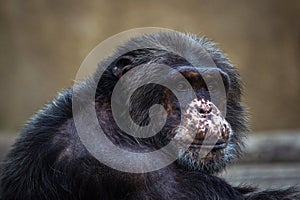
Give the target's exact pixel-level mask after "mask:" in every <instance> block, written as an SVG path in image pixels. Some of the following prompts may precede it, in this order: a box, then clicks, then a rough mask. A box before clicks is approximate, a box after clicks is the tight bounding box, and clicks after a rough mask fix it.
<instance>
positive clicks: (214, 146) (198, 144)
mask: <svg viewBox="0 0 300 200" xmlns="http://www.w3.org/2000/svg"><path fill="white" fill-rule="evenodd" d="M202 142H203V141H197V142H192V143H191V144H190V147H191V148H204V149H211V150H217V149H224V148H225V147H226V146H227V142H226V141H225V140H223V139H219V140H217V142H216V143H215V144H202Z"/></svg>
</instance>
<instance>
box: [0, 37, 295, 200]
mask: <svg viewBox="0 0 300 200" xmlns="http://www.w3.org/2000/svg"><path fill="white" fill-rule="evenodd" d="M140 43H144V44H145V45H148V46H151V47H152V48H146V49H137V50H135V51H130V52H129V53H126V54H124V53H122V52H127V49H128V48H130V47H135V46H138V45H137V44H140ZM174 45H175V46H176V47H178V46H179V47H180V48H181V49H182V52H183V55H185V56H188V54H189V53H190V51H193V45H196V46H197V45H198V46H201V47H202V48H204V49H205V50H206V51H207V52H208V53H209V55H210V56H211V58H212V59H213V60H214V62H215V64H216V66H217V67H218V68H219V69H220V70H222V71H223V72H224V73H226V74H227V75H228V77H229V78H230V88H229V90H228V93H227V97H228V100H227V110H228V112H227V115H226V120H227V121H228V122H229V123H230V125H231V127H232V129H233V132H234V135H233V136H232V137H231V138H230V141H229V142H230V143H231V144H232V145H233V147H234V148H233V149H231V150H230V151H229V152H228V153H229V158H228V159H227V160H221V161H220V164H218V165H216V166H207V168H206V169H204V168H203V170H200V171H196V170H192V169H191V168H189V167H187V166H184V165H182V163H179V162H174V163H173V164H171V165H169V166H168V167H165V168H163V169H160V170H157V171H154V172H149V173H142V174H136V173H135V174H132V173H125V172H120V171H117V170H114V169H111V168H109V167H107V166H106V165H104V164H102V163H100V162H99V161H98V160H96V159H95V158H94V157H93V156H92V155H91V154H90V153H89V152H88V151H87V150H86V148H85V147H84V146H83V144H82V143H81V141H80V139H79V136H78V134H77V132H76V128H75V125H74V121H73V114H72V94H73V92H72V90H71V89H67V90H65V91H63V92H62V93H61V94H59V95H58V97H57V98H55V99H54V101H53V102H52V103H49V104H47V105H45V107H44V108H43V109H42V110H40V111H39V112H38V113H37V114H36V115H34V116H33V118H32V119H30V120H29V121H28V123H27V124H26V125H25V126H24V128H23V130H22V131H21V134H20V136H19V137H18V139H17V140H16V142H15V144H14V145H13V146H12V147H11V149H10V152H9V153H8V155H7V157H6V159H5V160H4V161H3V163H2V165H1V176H0V181H1V182H0V197H1V199H2V200H53V199H64V200H68V199H69V200H71V199H72V200H79V199H82V200H85V199H90V200H93V199H94V200H98V199H151V200H155V199H251V200H262V199H264V200H268V199H269V200H273V199H274V200H276V199H278V200H279V199H300V195H299V192H298V190H296V189H295V188H290V189H286V190H269V191H259V190H256V189H255V188H250V187H249V188H248V187H232V186H230V185H229V184H228V183H226V182H225V181H224V180H222V179H220V178H218V177H216V176H213V175H212V174H214V173H216V172H218V171H220V170H222V169H223V168H224V167H225V166H226V165H227V164H228V163H230V162H231V161H232V160H233V159H234V158H236V157H239V156H240V154H241V148H242V146H243V144H242V139H243V137H244V136H245V133H246V132H247V130H248V129H247V124H246V116H245V112H244V108H243V106H242V105H241V103H240V101H241V90H242V89H241V88H242V87H241V83H240V80H239V75H238V72H237V70H236V69H235V68H234V67H233V66H232V64H231V63H230V62H229V60H228V59H227V57H226V56H224V54H223V53H222V52H221V51H220V50H219V49H218V48H217V47H216V46H215V45H214V43H213V42H211V41H209V40H207V39H206V38H198V37H196V36H194V35H187V34H181V33H158V34H153V35H145V36H141V37H138V38H134V39H132V40H131V41H129V42H128V43H127V44H126V45H124V46H122V47H120V48H119V49H118V51H117V53H116V55H118V57H119V58H120V59H117V60H115V59H114V58H115V56H112V57H111V58H108V59H107V60H105V61H103V62H102V63H101V64H100V65H102V66H105V67H107V66H108V67H107V70H106V71H105V73H104V74H103V76H102V78H101V79H100V82H99V84H98V88H97V93H96V107H95V108H96V110H97V114H98V118H99V122H100V124H101V125H102V126H103V129H104V131H105V133H106V134H107V135H108V136H109V137H110V139H111V140H112V141H113V142H115V143H117V144H119V145H121V146H123V147H125V148H129V149H133V150H135V148H137V147H139V148H142V150H146V151H147V150H153V149H157V148H160V147H161V146H163V145H165V144H166V143H167V142H168V141H169V140H168V139H169V138H168V134H169V133H170V132H168V130H170V129H172V128H173V127H174V126H176V125H177V124H176V121H175V122H174V119H168V121H167V124H166V126H165V127H164V128H163V130H162V131H161V132H160V133H159V134H158V135H157V136H154V137H152V138H150V139H143V140H140V141H138V140H137V139H136V138H133V137H131V136H129V135H126V134H124V133H123V132H122V131H121V130H120V129H119V128H118V127H117V126H116V124H115V122H114V121H113V120H112V119H111V110H110V106H109V105H110V104H109V102H110V100H111V98H110V97H111V92H112V89H113V88H114V85H115V83H116V82H117V81H118V78H119V77H121V76H122V75H123V74H124V73H126V71H127V70H129V69H130V68H132V67H134V66H136V65H139V64H141V63H149V62H155V63H163V64H166V65H169V66H172V67H174V68H176V66H180V65H191V63H189V62H188V61H187V60H185V59H184V58H182V57H180V56H178V55H176V54H174V51H172V48H173V47H174ZM116 66H117V68H115V67H116ZM118 67H119V68H118ZM124 67H127V69H126V70H124ZM96 74H97V73H96ZM95 77H97V76H94V77H91V78H90V79H88V80H87V81H86V82H83V83H82V84H81V85H80V86H79V88H80V90H81V91H82V93H83V94H84V91H85V90H86V89H87V88H88V87H89V85H90V83H93V82H95V81H96V82H98V80H97V78H95ZM153 91H155V92H153ZM162 91H163V88H160V87H159V86H158V85H150V86H149V87H148V88H143V89H141V91H140V92H142V93H139V92H137V93H136V94H135V95H136V100H138V101H137V102H138V103H140V104H138V103H137V104H136V109H134V105H133V110H132V113H131V114H132V115H133V116H139V117H137V118H136V119H135V120H136V122H137V123H139V124H141V125H143V124H147V120H148V116H147V112H144V111H145V110H147V109H148V107H145V108H142V109H141V107H142V106H143V105H150V106H151V104H152V105H153V104H155V103H160V102H161V101H162V100H161V98H162ZM141 95H149V96H148V97H147V98H140V96H141ZM170 95H172V94H170ZM83 101H84V99H83ZM119 103H122V99H119ZM173 106H175V107H176V105H175V104H174V105H173ZM139 108H140V109H139ZM103 112H104V114H103ZM179 114H180V113H179Z"/></svg>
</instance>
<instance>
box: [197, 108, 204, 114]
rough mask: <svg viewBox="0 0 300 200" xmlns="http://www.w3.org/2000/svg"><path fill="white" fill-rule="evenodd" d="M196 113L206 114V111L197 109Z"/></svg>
mask: <svg viewBox="0 0 300 200" xmlns="http://www.w3.org/2000/svg"><path fill="white" fill-rule="evenodd" d="M198 112H199V113H200V114H206V111H205V110H204V109H203V108H200V109H198Z"/></svg>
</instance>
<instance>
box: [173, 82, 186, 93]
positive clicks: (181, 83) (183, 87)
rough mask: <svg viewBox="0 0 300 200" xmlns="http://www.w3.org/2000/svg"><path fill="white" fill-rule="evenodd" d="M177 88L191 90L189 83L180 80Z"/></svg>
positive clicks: (178, 89)
mask: <svg viewBox="0 0 300 200" xmlns="http://www.w3.org/2000/svg"><path fill="white" fill-rule="evenodd" d="M176 90H177V91H181V92H182V91H187V90H189V85H188V84H186V83H184V82H179V83H178V84H177V85H176Z"/></svg>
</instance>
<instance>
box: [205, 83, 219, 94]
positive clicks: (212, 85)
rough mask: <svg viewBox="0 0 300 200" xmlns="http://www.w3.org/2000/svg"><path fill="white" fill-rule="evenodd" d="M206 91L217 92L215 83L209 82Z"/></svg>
mask: <svg viewBox="0 0 300 200" xmlns="http://www.w3.org/2000/svg"><path fill="white" fill-rule="evenodd" d="M207 89H208V92H217V91H218V86H217V84H216V83H209V84H208V86H207Z"/></svg>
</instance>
